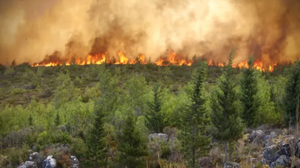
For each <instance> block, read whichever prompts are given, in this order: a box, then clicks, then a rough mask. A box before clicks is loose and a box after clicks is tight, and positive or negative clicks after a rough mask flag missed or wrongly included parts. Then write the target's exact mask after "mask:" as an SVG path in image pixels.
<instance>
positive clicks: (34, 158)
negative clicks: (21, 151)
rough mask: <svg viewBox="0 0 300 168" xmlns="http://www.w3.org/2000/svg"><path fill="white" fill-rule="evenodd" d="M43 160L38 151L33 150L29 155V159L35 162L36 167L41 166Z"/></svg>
mask: <svg viewBox="0 0 300 168" xmlns="http://www.w3.org/2000/svg"><path fill="white" fill-rule="evenodd" d="M43 160H44V159H43V157H42V156H41V155H40V154H39V153H38V152H33V153H32V154H30V155H29V161H33V162H34V163H36V165H37V167H42V165H43Z"/></svg>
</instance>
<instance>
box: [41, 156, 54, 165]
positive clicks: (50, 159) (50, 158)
mask: <svg viewBox="0 0 300 168" xmlns="http://www.w3.org/2000/svg"><path fill="white" fill-rule="evenodd" d="M55 167H56V160H55V159H54V158H53V156H52V155H50V156H47V158H46V159H45V160H44V163H43V168H55Z"/></svg>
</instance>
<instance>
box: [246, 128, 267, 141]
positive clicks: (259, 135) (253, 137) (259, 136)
mask: <svg viewBox="0 0 300 168" xmlns="http://www.w3.org/2000/svg"><path fill="white" fill-rule="evenodd" d="M264 136H265V133H264V132H263V131H262V130H254V131H252V132H251V134H249V136H248V138H249V140H250V142H258V141H262V140H263V138H264Z"/></svg>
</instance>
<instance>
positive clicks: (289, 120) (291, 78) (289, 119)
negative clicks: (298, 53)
mask: <svg viewBox="0 0 300 168" xmlns="http://www.w3.org/2000/svg"><path fill="white" fill-rule="evenodd" d="M287 78H288V81H287V84H286V88H285V97H284V107H285V124H286V126H295V125H296V123H297V122H299V121H296V119H297V118H298V117H299V111H298V110H299V103H298V102H299V99H300V98H299V97H300V61H296V62H295V63H294V64H293V65H292V66H291V68H290V69H289V71H288V77H287ZM297 107H298V108H297ZM297 113H298V116H297V115H296V114H297Z"/></svg>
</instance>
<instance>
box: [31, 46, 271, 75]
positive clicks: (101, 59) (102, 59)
mask: <svg viewBox="0 0 300 168" xmlns="http://www.w3.org/2000/svg"><path fill="white" fill-rule="evenodd" d="M117 54H118V56H119V58H118V59H115V58H114V57H113V58H112V59H109V57H108V54H107V53H104V54H101V55H100V54H96V55H88V56H87V57H86V58H85V59H80V58H75V57H72V58H69V59H65V60H61V59H58V58H57V59H54V60H53V59H49V60H44V61H42V62H40V63H36V64H33V65H32V66H34V67H37V66H45V67H50V66H61V65H63V64H65V65H66V66H69V65H72V64H77V65H90V64H97V65H100V64H103V63H111V64H122V65H125V64H136V63H140V64H147V63H148V62H147V61H146V56H145V55H144V54H140V55H139V56H138V57H137V58H136V59H129V58H127V57H126V55H125V53H123V52H122V51H118V53H117ZM154 64H155V65H157V66H169V65H175V66H182V65H185V66H191V65H192V64H193V61H192V60H189V59H185V58H182V57H179V56H178V55H176V54H175V52H169V55H168V57H161V58H159V59H157V60H156V61H155V62H154ZM207 65H208V66H219V67H224V66H225V65H224V64H223V63H214V62H213V60H212V59H210V60H208V63H207ZM276 65H277V64H273V65H269V66H267V67H265V66H264V64H263V62H262V61H261V60H255V62H254V65H253V68H255V69H257V70H260V71H270V72H273V71H274V67H275V66H276ZM232 67H233V68H240V69H242V68H249V65H248V62H247V61H243V62H240V63H233V64H232Z"/></svg>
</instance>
